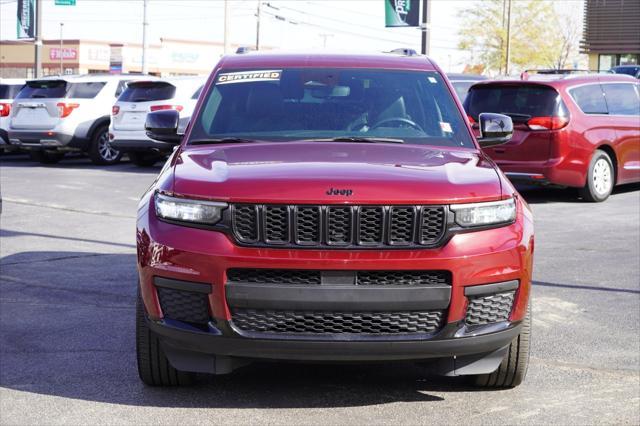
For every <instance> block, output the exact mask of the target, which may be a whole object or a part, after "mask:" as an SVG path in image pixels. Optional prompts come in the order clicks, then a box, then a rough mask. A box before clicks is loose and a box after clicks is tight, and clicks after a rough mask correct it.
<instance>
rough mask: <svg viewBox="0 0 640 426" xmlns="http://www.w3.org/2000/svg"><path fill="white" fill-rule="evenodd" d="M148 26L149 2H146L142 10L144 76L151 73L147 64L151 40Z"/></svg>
mask: <svg viewBox="0 0 640 426" xmlns="http://www.w3.org/2000/svg"><path fill="white" fill-rule="evenodd" d="M148 26H149V22H147V0H144V2H143V9H142V70H141V71H142V74H147V73H148V72H149V64H148V63H147V62H148V61H147V49H149V39H148V38H147V27H148Z"/></svg>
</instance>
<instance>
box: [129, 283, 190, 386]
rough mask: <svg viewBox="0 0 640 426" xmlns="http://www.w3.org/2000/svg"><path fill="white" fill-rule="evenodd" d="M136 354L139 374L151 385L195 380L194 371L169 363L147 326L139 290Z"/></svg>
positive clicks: (175, 384)
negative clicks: (178, 367) (181, 369)
mask: <svg viewBox="0 0 640 426" xmlns="http://www.w3.org/2000/svg"><path fill="white" fill-rule="evenodd" d="M136 354H137V357H138V375H139V376H140V379H141V380H142V381H143V382H144V383H145V384H147V385H149V386H181V385H189V384H191V382H192V381H193V374H192V373H186V372H183V371H178V370H176V369H175V368H173V367H172V366H171V364H169V360H167V357H166V356H165V354H164V351H163V350H162V346H161V345H160V341H159V340H158V337H157V336H156V335H155V334H153V332H152V331H151V330H149V327H148V326H147V321H146V318H145V312H144V305H143V303H142V298H141V297H140V291H139V290H138V300H137V302H136Z"/></svg>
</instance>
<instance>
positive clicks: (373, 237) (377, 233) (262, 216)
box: [231, 204, 446, 248]
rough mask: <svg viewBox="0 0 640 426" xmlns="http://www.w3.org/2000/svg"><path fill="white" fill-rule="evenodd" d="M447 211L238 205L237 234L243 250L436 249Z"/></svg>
mask: <svg viewBox="0 0 640 426" xmlns="http://www.w3.org/2000/svg"><path fill="white" fill-rule="evenodd" d="M445 213H446V212H445V208H444V206H311V205H298V206H295V205H268V204H265V205H261V204H258V205H256V204H236V205H233V206H232V209H231V217H232V227H233V233H234V236H235V237H236V239H237V241H238V242H239V243H241V244H244V245H258V246H261V245H266V246H273V247H278V246H298V247H324V248H340V247H353V246H357V247H361V248H367V247H372V248H379V247H411V246H418V247H433V246H436V245H438V243H440V241H441V240H442V237H443V235H444V233H445V225H446V214H445Z"/></svg>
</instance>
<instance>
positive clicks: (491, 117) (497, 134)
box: [478, 112, 513, 148]
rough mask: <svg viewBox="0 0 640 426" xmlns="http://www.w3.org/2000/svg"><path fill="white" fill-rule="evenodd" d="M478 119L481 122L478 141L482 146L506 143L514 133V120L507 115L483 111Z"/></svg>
mask: <svg viewBox="0 0 640 426" xmlns="http://www.w3.org/2000/svg"><path fill="white" fill-rule="evenodd" d="M478 121H479V122H480V137H479V138H478V143H479V144H480V146H481V147H482V148H486V147H489V146H494V145H501V144H503V143H506V142H508V141H509V139H511V136H512V135H513V121H511V117H509V116H507V115H503V114H494V113H492V112H483V113H481V114H480V117H479V118H478Z"/></svg>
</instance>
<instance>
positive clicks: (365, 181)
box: [132, 53, 534, 388]
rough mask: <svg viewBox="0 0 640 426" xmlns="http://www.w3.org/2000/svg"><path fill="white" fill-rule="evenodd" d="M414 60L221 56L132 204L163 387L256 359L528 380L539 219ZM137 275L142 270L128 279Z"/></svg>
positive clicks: (146, 369) (155, 129) (505, 127)
mask: <svg viewBox="0 0 640 426" xmlns="http://www.w3.org/2000/svg"><path fill="white" fill-rule="evenodd" d="M479 121H480V127H481V128H482V131H483V135H482V138H475V137H474V136H473V134H472V130H471V127H470V126H469V123H467V121H466V119H465V115H464V110H463V109H462V105H461V103H460V102H459V101H458V99H457V96H456V94H455V91H454V88H453V87H452V86H451V84H450V83H449V81H448V80H447V78H446V76H445V75H444V73H443V72H442V71H441V70H440V68H438V66H437V65H435V64H434V63H433V62H432V61H430V60H429V59H428V58H427V57H424V56H418V55H396V54H377V55H347V54H284V53H247V54H239V55H231V56H225V57H223V58H222V59H221V60H220V61H219V62H218V65H217V66H216V68H215V69H214V70H213V73H212V75H211V77H210V78H209V81H208V83H207V84H206V85H205V87H204V89H203V90H202V94H201V96H200V98H199V101H198V104H197V106H196V108H195V112H194V114H193V116H192V119H191V122H190V124H189V127H188V128H187V130H186V133H185V134H184V135H179V134H178V133H177V128H178V123H179V114H178V111H175V110H162V111H155V112H151V113H149V114H148V115H147V117H146V126H145V127H146V130H147V134H148V135H149V136H150V137H152V138H153V139H156V140H161V141H165V142H169V143H172V144H176V145H178V146H177V147H176V149H175V151H174V152H173V154H172V155H171V157H170V159H169V161H168V162H167V163H166V164H165V166H164V168H163V169H162V171H161V172H160V175H159V176H158V178H157V179H156V181H155V182H154V183H153V185H152V186H151V187H150V188H149V190H148V191H147V193H146V194H145V195H144V196H143V198H142V200H141V202H140V206H139V211H138V217H137V249H138V272H139V275H138V278H139V295H140V296H139V299H138V305H137V322H136V329H137V354H138V371H139V374H140V377H141V379H142V380H143V381H144V382H145V383H147V384H150V385H167V386H168V385H178V384H182V383H185V382H188V380H189V377H190V373H192V372H200V373H213V374H224V373H229V372H231V371H232V370H233V369H235V368H237V367H240V366H242V365H245V364H247V363H249V362H252V361H256V360H271V361H273V360H277V361H306V362H382V361H417V362H419V363H420V364H422V365H428V366H429V368H430V370H431V371H432V372H434V373H439V374H444V375H449V376H471V377H473V378H474V379H475V382H476V384H477V385H479V386H483V387H490V388H495V387H513V386H516V385H518V384H519V383H521V382H522V380H523V379H524V377H525V373H526V370H527V362H528V358H529V336H530V326H531V311H530V308H529V294H530V291H531V271H532V259H533V249H534V236H533V221H532V216H531V211H530V210H529V207H528V205H527V203H526V202H525V201H524V200H523V199H522V197H520V195H519V194H518V193H517V192H516V191H515V189H514V188H513V186H512V185H511V183H510V182H509V180H508V179H507V178H506V177H505V176H504V174H503V173H502V172H501V171H500V170H499V169H498V168H497V167H496V165H495V164H494V163H493V162H492V161H491V160H490V159H489V158H487V157H486V154H484V153H483V152H482V150H481V149H480V146H481V145H486V144H495V143H503V142H505V141H506V140H508V138H509V136H510V135H511V132H512V130H513V129H512V121H511V119H510V118H509V117H507V116H504V115H500V114H482V115H481V116H480V117H479ZM132 285H133V284H132Z"/></svg>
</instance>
